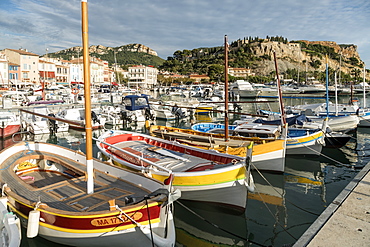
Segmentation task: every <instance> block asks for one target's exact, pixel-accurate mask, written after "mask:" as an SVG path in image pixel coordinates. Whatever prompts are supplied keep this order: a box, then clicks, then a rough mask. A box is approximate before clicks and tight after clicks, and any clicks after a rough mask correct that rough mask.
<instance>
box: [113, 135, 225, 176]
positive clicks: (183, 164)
mask: <svg viewBox="0 0 370 247" xmlns="http://www.w3.org/2000/svg"><path fill="white" fill-rule="evenodd" d="M114 146H115V147H117V148H120V149H122V150H124V151H125V152H122V151H120V150H115V149H114V148H112V147H110V148H109V150H110V151H111V152H112V153H115V154H116V155H117V156H120V157H121V158H124V159H125V158H126V160H127V157H126V155H125V154H127V153H131V154H134V155H137V156H140V157H142V158H143V159H144V163H145V161H150V162H153V163H155V164H157V165H160V166H162V167H164V168H167V169H170V170H172V171H174V172H187V171H193V169H194V168H196V167H198V169H199V167H207V168H208V169H210V168H216V167H215V166H214V165H216V164H217V168H221V167H223V166H222V164H219V163H216V162H212V161H210V160H208V159H205V158H200V157H195V156H193V155H189V154H185V153H179V152H175V151H171V150H167V149H163V148H158V147H155V146H153V145H150V144H147V143H146V142H145V141H125V142H120V143H117V144H115V145H114ZM130 160H132V159H130ZM138 165H139V164H138ZM225 165H226V164H225ZM144 166H145V164H144Z"/></svg>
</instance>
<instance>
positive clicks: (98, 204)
mask: <svg viewBox="0 0 370 247" xmlns="http://www.w3.org/2000/svg"><path fill="white" fill-rule="evenodd" d="M3 167H7V169H6V170H5V171H3V172H2V173H1V177H0V180H1V181H2V182H3V183H6V184H7V185H8V186H7V188H6V192H7V194H9V195H11V196H13V197H14V198H18V199H19V201H22V200H24V199H26V200H28V201H29V202H35V203H36V202H37V201H40V202H41V203H43V204H44V205H47V206H49V207H51V208H55V209H57V210H66V211H72V212H73V211H74V212H90V211H91V212H94V211H104V210H109V201H111V200H115V203H116V204H117V205H118V206H120V207H121V206H125V205H127V204H128V203H129V202H130V201H133V200H134V201H138V200H141V199H143V198H144V196H146V195H148V191H146V190H145V189H143V188H142V187H139V186H137V185H135V184H131V183H129V182H127V181H125V180H123V179H119V178H116V177H113V176H110V175H109V174H105V173H103V172H100V171H97V170H95V171H94V177H95V179H94V193H93V194H87V193H86V188H87V180H86V176H85V172H84V171H85V169H86V168H85V165H84V164H82V163H80V162H76V161H74V160H72V159H68V158H66V157H62V156H59V155H57V154H53V153H47V154H45V153H42V154H38V152H36V151H34V152H33V153H31V154H28V155H27V154H26V155H25V154H24V152H19V153H16V154H14V155H13V156H12V157H11V158H9V159H7V160H6V162H4V164H3ZM62 168H63V170H62ZM20 195H21V196H22V198H21V197H20ZM30 204H32V203H30Z"/></svg>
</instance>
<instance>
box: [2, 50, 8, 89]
mask: <svg viewBox="0 0 370 247" xmlns="http://www.w3.org/2000/svg"><path fill="white" fill-rule="evenodd" d="M8 70H9V63H8V60H7V59H6V56H5V54H1V53H0V83H1V86H2V87H4V85H6V84H8V82H9V77H8Z"/></svg>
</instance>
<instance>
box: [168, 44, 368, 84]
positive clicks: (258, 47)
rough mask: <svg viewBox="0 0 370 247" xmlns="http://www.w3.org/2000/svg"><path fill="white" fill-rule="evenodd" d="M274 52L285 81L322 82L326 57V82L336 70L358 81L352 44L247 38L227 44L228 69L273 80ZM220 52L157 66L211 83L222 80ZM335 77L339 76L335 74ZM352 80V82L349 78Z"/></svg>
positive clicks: (186, 55) (181, 55)
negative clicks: (310, 79)
mask: <svg viewBox="0 0 370 247" xmlns="http://www.w3.org/2000/svg"><path fill="white" fill-rule="evenodd" d="M274 51H275V53H276V56H277V60H278V68H279V74H281V75H284V78H286V79H288V78H289V79H294V80H296V81H297V80H298V79H300V80H299V81H302V79H305V77H306V76H307V77H315V78H316V79H319V80H321V81H323V80H324V81H325V69H326V58H325V57H326V55H328V64H329V68H330V76H331V78H330V80H331V81H334V71H335V70H338V71H339V68H340V71H341V77H340V78H342V79H343V81H344V80H347V81H348V80H355V81H356V80H357V81H358V82H359V81H360V77H361V76H362V72H361V71H362V69H363V66H364V63H363V62H362V61H361V59H360V56H359V54H358V52H357V46H356V45H353V44H344V45H338V44H337V43H335V42H332V41H307V40H298V41H288V40H287V39H286V38H283V37H266V38H265V39H262V38H258V37H254V38H252V37H249V38H243V39H239V40H237V41H234V42H231V43H230V46H229V61H228V62H229V67H234V68H250V69H251V70H252V72H253V73H255V74H256V76H255V78H248V79H250V80H251V79H255V80H256V82H267V81H269V80H273V78H274V74H275V65H274V60H273V52H274ZM223 64H224V48H223V47H210V48H197V49H193V50H182V51H180V50H179V51H176V52H174V54H173V57H172V58H169V59H167V60H166V61H165V62H164V63H163V65H162V66H161V68H162V69H164V70H169V71H173V72H177V73H181V74H186V73H191V72H196V73H199V74H208V75H209V76H210V77H211V79H212V80H218V79H219V78H221V80H222V78H223V77H224V75H223V74H224V73H223V68H222V66H223ZM338 76H339V72H338ZM351 77H353V78H351Z"/></svg>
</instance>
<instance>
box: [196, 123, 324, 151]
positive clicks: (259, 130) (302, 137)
mask: <svg viewBox="0 0 370 247" xmlns="http://www.w3.org/2000/svg"><path fill="white" fill-rule="evenodd" d="M191 128H192V130H194V131H199V132H208V133H223V132H224V130H225V125H224V124H217V123H198V124H194V125H192V126H191ZM325 130H326V122H324V125H323V126H322V128H321V129H300V128H291V127H289V128H288V134H287V139H286V154H290V155H320V153H321V150H322V147H323V145H325V140H324V138H325ZM229 133H230V138H233V136H244V137H259V138H261V139H265V140H271V139H273V140H274V139H280V138H281V125H267V124H262V123H258V122H256V121H254V122H253V123H244V124H240V125H229Z"/></svg>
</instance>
